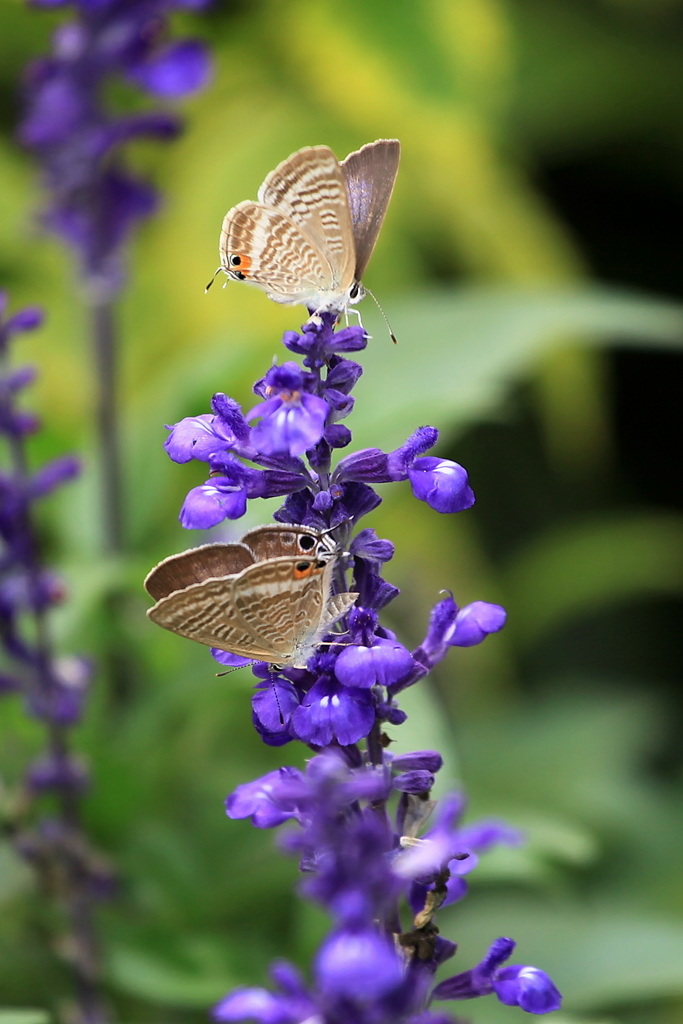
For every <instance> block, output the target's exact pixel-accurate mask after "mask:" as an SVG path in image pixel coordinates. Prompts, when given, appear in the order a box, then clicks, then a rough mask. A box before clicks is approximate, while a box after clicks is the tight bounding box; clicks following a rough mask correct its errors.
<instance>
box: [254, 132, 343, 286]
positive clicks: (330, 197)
mask: <svg viewBox="0 0 683 1024" xmlns="http://www.w3.org/2000/svg"><path fill="white" fill-rule="evenodd" d="M258 199H259V202H260V203H262V204H263V205H264V206H268V207H270V208H272V209H274V210H277V211H278V212H279V213H282V214H283V215H284V216H286V217H288V218H289V219H290V220H292V221H293V222H294V223H295V224H296V225H298V227H299V228H300V229H301V231H302V233H303V234H304V235H305V237H306V238H308V239H310V241H311V243H312V244H313V246H314V248H315V249H317V251H318V252H319V253H321V254H324V255H325V257H326V259H327V261H328V263H329V265H330V269H331V273H332V280H331V282H330V285H328V288H329V287H332V288H334V289H338V290H339V291H341V292H345V291H346V290H347V289H348V288H350V287H351V285H352V284H353V275H354V271H355V266H356V254H355V249H354V241H353V227H352V223H351V214H350V212H349V200H348V192H347V187H346V178H345V177H344V173H343V171H342V169H341V166H340V164H339V161H338V160H337V158H336V156H335V155H334V153H333V152H332V150H331V149H330V148H329V147H328V146H308V147H307V148H305V149H300V150H299V151H298V152H297V153H293V154H292V155H291V156H289V157H287V159H286V160H283V161H282V163H281V164H278V166H277V167H276V168H275V170H274V171H271V172H270V174H269V175H268V176H267V178H266V179H265V181H264V182H263V184H262V185H261V188H260V189H259V192H258Z"/></svg>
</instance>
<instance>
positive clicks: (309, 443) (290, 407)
mask: <svg viewBox="0 0 683 1024" xmlns="http://www.w3.org/2000/svg"><path fill="white" fill-rule="evenodd" d="M311 386H312V382H311V380H310V375H309V376H308V377H306V376H305V375H304V374H303V373H302V371H301V370H300V369H299V367H298V366H297V365H296V363H291V362H288V363H284V364H283V365H282V366H273V367H271V369H270V370H269V371H268V373H267V374H266V376H265V378H264V384H263V387H262V388H261V391H262V392H263V394H264V395H265V396H266V401H265V402H261V403H260V404H259V405H256V406H254V408H253V409H252V410H251V411H250V412H248V413H247V417H246V418H247V420H252V419H255V418H257V417H260V419H261V421H260V423H258V424H257V426H255V427H253V428H252V434H251V440H252V444H253V445H254V447H255V448H256V449H257V450H258V451H260V452H263V453H264V454H266V455H279V454H283V453H285V454H288V455H301V454H303V452H305V451H306V450H307V449H309V448H313V446H314V445H316V444H317V443H318V441H319V440H320V439H321V437H322V435H323V430H324V429H325V420H326V419H327V416H328V413H329V411H330V410H329V406H328V405H327V403H326V402H325V400H324V399H322V398H319V397H318V396H317V395H314V394H310V393H308V391H306V390H305V388H306V387H311Z"/></svg>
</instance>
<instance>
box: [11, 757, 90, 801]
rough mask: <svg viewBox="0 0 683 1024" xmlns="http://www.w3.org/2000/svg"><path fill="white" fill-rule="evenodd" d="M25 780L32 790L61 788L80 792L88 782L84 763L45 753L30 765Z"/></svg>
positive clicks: (42, 790)
mask: <svg viewBox="0 0 683 1024" xmlns="http://www.w3.org/2000/svg"><path fill="white" fill-rule="evenodd" d="M26 781H27V783H28V785H29V787H30V788H31V789H32V790H33V791H34V792H45V791H48V790H63V791H71V792H76V793H82V792H83V791H84V790H85V789H86V787H87V785H88V782H89V773H88V771H87V769H86V767H85V765H83V764H81V763H80V762H78V761H76V760H73V759H70V758H69V757H68V756H63V757H57V756H56V755H53V754H47V755H45V756H44V757H41V758H39V759H38V760H36V761H34V762H33V764H32V765H31V766H30V768H29V770H28V772H27V774H26Z"/></svg>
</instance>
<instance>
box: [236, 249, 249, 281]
mask: <svg viewBox="0 0 683 1024" xmlns="http://www.w3.org/2000/svg"><path fill="white" fill-rule="evenodd" d="M240 260H241V263H240V265H239V267H237V268H236V269H238V270H241V271H242V273H243V274H244V275H245V276H248V275H249V271H250V270H251V256H244V255H243V254H242V253H240Z"/></svg>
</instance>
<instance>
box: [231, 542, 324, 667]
mask: <svg viewBox="0 0 683 1024" xmlns="http://www.w3.org/2000/svg"><path fill="white" fill-rule="evenodd" d="M333 561H334V560H330V561H327V562H322V561H319V560H318V559H306V558H304V559H301V558H273V559H271V560H270V561H269V562H259V563H258V564H257V565H255V566H252V567H251V568H249V569H247V570H246V571H245V572H243V573H241V574H240V575H239V576H238V577H237V578H236V580H235V586H234V590H233V595H234V601H235V609H236V611H237V612H238V614H239V616H240V618H241V619H242V620H243V621H244V622H245V624H246V625H247V626H248V627H249V628H250V629H251V630H252V632H253V634H254V637H258V640H259V642H260V643H261V645H262V646H263V648H264V649H268V650H269V651H270V655H269V657H268V659H267V660H269V661H271V662H275V663H276V664H279V665H287V664H288V665H291V664H293V663H294V662H296V666H295V667H297V668H299V667H304V665H305V662H304V663H303V665H302V664H301V663H300V661H299V660H298V659H297V657H296V655H297V652H298V650H299V648H300V647H301V646H302V645H304V644H305V643H306V641H307V640H308V639H309V638H310V637H311V636H312V635H313V634H315V633H316V632H317V630H318V628H319V626H320V621H321V618H322V614H323V609H324V607H325V604H326V600H327V596H328V594H329V591H330V589H331V586H332V565H333ZM255 570H256V571H255Z"/></svg>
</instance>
